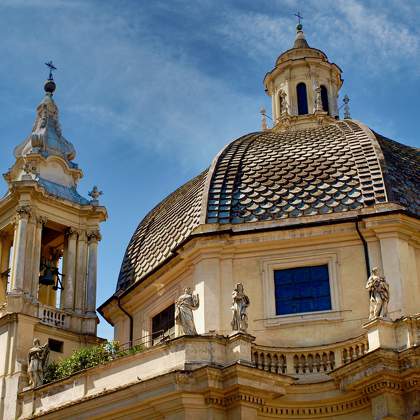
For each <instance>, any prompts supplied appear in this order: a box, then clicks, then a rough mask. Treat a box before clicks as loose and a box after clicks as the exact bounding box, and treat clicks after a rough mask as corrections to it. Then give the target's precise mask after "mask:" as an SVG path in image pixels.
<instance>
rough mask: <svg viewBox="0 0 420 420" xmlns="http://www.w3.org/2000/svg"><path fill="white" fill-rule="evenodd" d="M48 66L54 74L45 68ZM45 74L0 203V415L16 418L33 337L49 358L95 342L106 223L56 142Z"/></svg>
mask: <svg viewBox="0 0 420 420" xmlns="http://www.w3.org/2000/svg"><path fill="white" fill-rule="evenodd" d="M47 65H49V66H50V69H51V70H53V69H55V68H54V67H53V66H52V63H48V64H47ZM55 89H56V84H55V82H54V80H53V76H52V71H50V75H49V78H48V80H47V81H46V82H45V85H44V90H45V96H44V98H43V99H42V101H41V103H40V104H39V105H38V107H37V110H36V118H35V123H34V125H33V128H32V131H31V133H30V134H29V136H28V137H27V138H26V139H25V140H24V141H23V142H22V143H21V144H20V145H18V146H17V147H16V148H15V150H14V156H15V162H14V164H13V166H12V167H11V168H10V169H9V170H8V171H7V173H5V174H4V178H5V180H6V182H7V184H8V192H7V194H6V195H5V196H4V197H3V198H2V199H0V354H1V355H6V356H5V358H4V359H5V364H4V365H0V418H15V417H16V416H17V415H18V412H17V410H18V404H17V393H18V392H19V391H20V390H22V389H23V388H24V387H25V386H27V376H26V369H27V351H28V349H29V348H30V347H31V346H32V341H33V339H34V338H35V337H36V338H39V339H40V341H41V342H42V343H45V342H49V343H50V354H51V356H50V360H51V359H52V360H54V358H60V357H65V356H68V355H70V354H71V353H72V351H73V350H74V349H76V348H78V347H80V346H83V345H88V344H90V343H96V342H97V341H98V339H97V338H96V326H97V323H98V318H97V316H96V275H97V269H96V264H97V247H98V242H99V241H100V239H101V235H100V231H99V225H100V223H101V222H103V221H105V220H106V218H107V212H106V209H105V207H103V206H101V205H100V204H99V196H100V195H101V192H99V191H98V189H97V188H96V187H94V188H93V190H92V191H91V193H90V194H89V195H90V199H87V198H84V197H82V196H81V195H80V194H79V193H78V191H77V184H78V182H79V180H80V178H81V177H82V175H83V173H82V171H81V169H80V168H79V167H78V165H77V164H76V163H75V162H74V159H75V156H76V152H75V149H74V147H73V145H72V144H71V143H70V142H69V141H68V140H66V139H65V138H64V137H63V134H62V131H61V127H60V123H59V112H58V108H57V105H56V103H55V101H54V99H53V94H54V92H55Z"/></svg>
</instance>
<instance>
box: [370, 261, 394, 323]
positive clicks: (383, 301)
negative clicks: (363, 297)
mask: <svg viewBox="0 0 420 420" xmlns="http://www.w3.org/2000/svg"><path fill="white" fill-rule="evenodd" d="M378 273H379V270H378V268H377V267H374V268H372V272H371V274H370V277H369V279H368V281H367V283H366V289H368V290H369V299H370V307H369V319H370V320H372V319H375V318H378V317H380V318H385V317H387V316H388V302H389V285H388V283H387V282H386V280H385V277H380V276H379V274H378Z"/></svg>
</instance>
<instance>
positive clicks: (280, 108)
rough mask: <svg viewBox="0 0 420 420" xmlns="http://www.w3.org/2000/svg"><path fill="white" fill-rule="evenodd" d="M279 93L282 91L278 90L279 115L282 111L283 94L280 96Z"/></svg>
mask: <svg viewBox="0 0 420 420" xmlns="http://www.w3.org/2000/svg"><path fill="white" fill-rule="evenodd" d="M281 95H282V92H281V91H280V92H279V116H280V115H281V114H282V112H283V96H281Z"/></svg>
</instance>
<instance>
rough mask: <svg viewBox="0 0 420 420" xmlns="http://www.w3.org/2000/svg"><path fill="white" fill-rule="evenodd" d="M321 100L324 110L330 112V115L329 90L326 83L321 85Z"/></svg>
mask: <svg viewBox="0 0 420 420" xmlns="http://www.w3.org/2000/svg"><path fill="white" fill-rule="evenodd" d="M321 102H322V110H323V111H325V112H328V115H330V107H329V103H328V90H327V88H326V87H325V86H324V85H321Z"/></svg>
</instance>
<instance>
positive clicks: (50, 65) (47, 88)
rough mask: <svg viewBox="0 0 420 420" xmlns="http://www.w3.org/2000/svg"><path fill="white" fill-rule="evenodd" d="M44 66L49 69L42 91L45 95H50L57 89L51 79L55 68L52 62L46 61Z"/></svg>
mask: <svg viewBox="0 0 420 420" xmlns="http://www.w3.org/2000/svg"><path fill="white" fill-rule="evenodd" d="M45 65H46V66H47V67H48V68H49V70H50V74H49V76H48V80H46V82H45V83H44V90H45V92H46V93H47V94H50V95H52V94H53V93H54V91H55V88H56V87H57V86H56V84H55V82H54V78H53V71H54V70H57V67H55V66H54V64H53V62H52V61H48V62H47V63H45Z"/></svg>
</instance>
